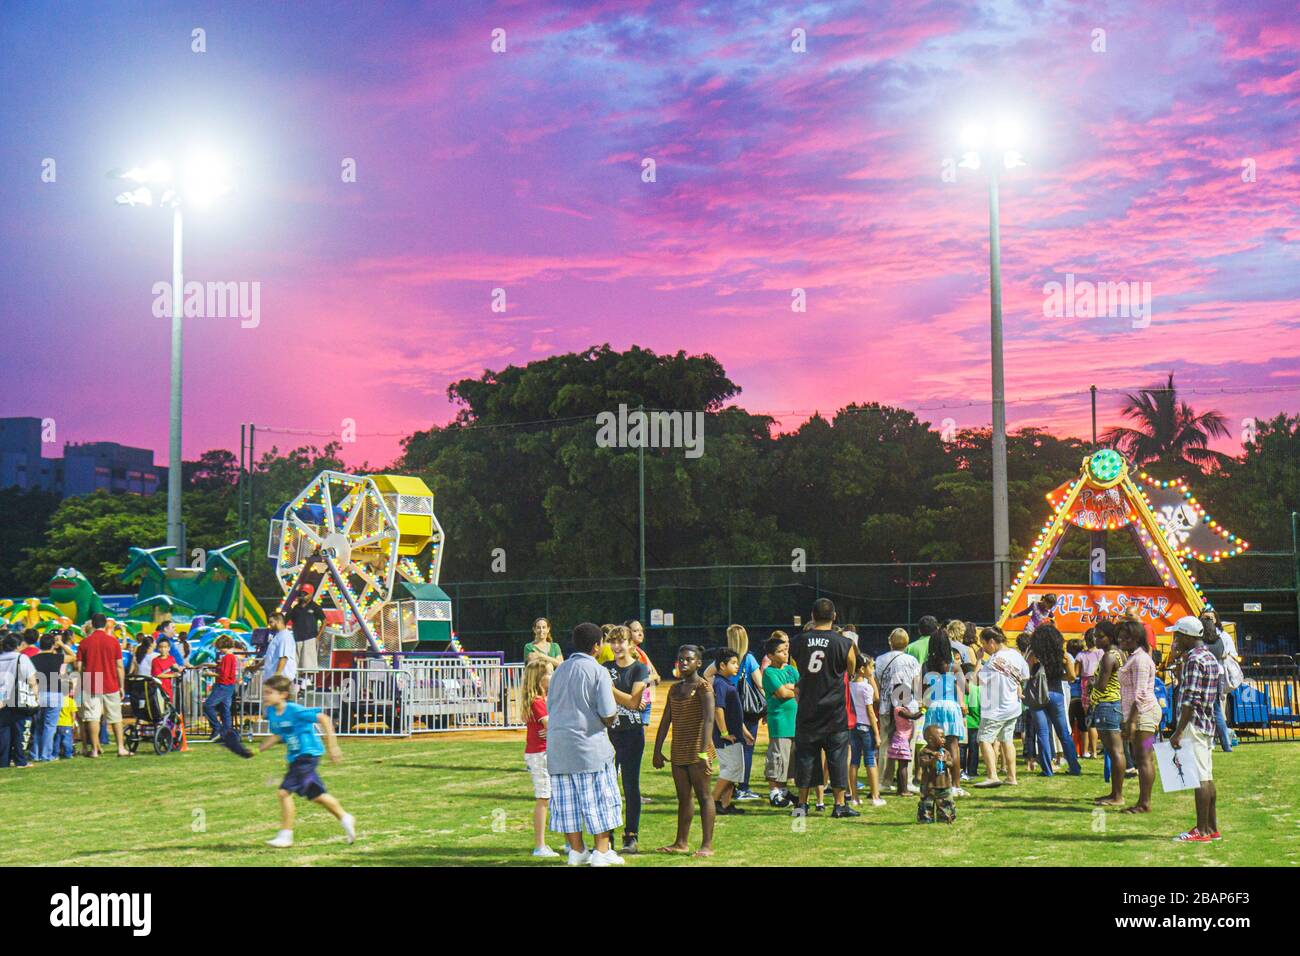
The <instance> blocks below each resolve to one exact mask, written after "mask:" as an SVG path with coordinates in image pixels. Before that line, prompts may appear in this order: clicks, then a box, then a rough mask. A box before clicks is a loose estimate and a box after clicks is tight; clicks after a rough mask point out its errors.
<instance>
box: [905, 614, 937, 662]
mask: <svg viewBox="0 0 1300 956" xmlns="http://www.w3.org/2000/svg"><path fill="white" fill-rule="evenodd" d="M916 629H917V630H918V631H920V632H921V636H920V637H918V638H917V639H916V640H914V641H913V642H912V643H911V644H908V645H907V647H906V649H905V650H904V651H903V653H905V654H907V656H909V657H915V658H916V661H917V663H918V664H921V665H924V664H925V658H926V655H928V654H929V653H930V637H931V635H933V634H934V632H935V631H937V630H939V622H938V621H937V620H936V619H935V618H934V617H932V616H931V615H929V614H927V615H926V616H925V617H923V618H921V620H919V621H917V622H916Z"/></svg>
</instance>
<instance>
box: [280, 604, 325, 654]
mask: <svg viewBox="0 0 1300 956" xmlns="http://www.w3.org/2000/svg"><path fill="white" fill-rule="evenodd" d="M315 593H316V589H315V588H314V587H313V586H312V585H310V584H304V585H302V586H301V587H299V588H298V595H297V597H295V598H294V600H293V603H292V604H291V605H289V609H288V610H287V611H286V612H285V615H284V616H285V619H286V620H287V621H288V622H289V627H290V628H291V629H292V630H293V639H294V642H295V645H296V647H297V649H298V670H299V671H302V670H308V669H314V668H315V667H317V666H318V665H317V663H316V658H317V654H316V648H317V643H316V642H317V639H318V638H319V637H320V632H321V628H323V627H324V626H325V612H324V611H322V610H321V609H320V605H319V604H317V603H316V602H315V601H313V600H312V596H313V595H314V594H315Z"/></svg>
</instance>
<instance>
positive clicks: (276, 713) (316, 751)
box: [258, 674, 357, 847]
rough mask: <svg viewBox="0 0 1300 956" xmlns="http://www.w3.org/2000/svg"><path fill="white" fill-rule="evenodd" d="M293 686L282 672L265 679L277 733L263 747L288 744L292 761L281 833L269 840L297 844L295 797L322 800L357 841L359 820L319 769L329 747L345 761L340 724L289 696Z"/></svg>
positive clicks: (335, 758) (283, 788) (269, 717)
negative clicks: (337, 734) (327, 787)
mask: <svg viewBox="0 0 1300 956" xmlns="http://www.w3.org/2000/svg"><path fill="white" fill-rule="evenodd" d="M292 689H293V684H292V683H291V682H290V681H289V679H288V678H287V677H284V676H283V675H280V674H277V675H275V676H273V677H268V678H267V679H266V680H265V681H264V682H263V683H262V705H263V706H264V707H265V708H266V722H267V724H268V725H269V726H270V728H271V736H270V737H267V738H266V740H264V741H262V745H261V746H260V747H259V748H258V752H259V753H261V752H263V751H265V750H269V749H270V748H272V747H274V746H275V745H276V744H278V743H281V742H283V743H284V746H285V757H286V758H288V761H289V772H288V773H287V774H285V777H284V780H283V781H282V782H281V783H280V791H279V795H280V832H279V833H277V834H276V835H275V838H274V839H272V840H267V841H266V842H267V843H268V844H269V845H270V846H274V847H287V846H293V818H294V805H293V795H294V794H295V793H296V794H298V795H299V796H301V797H305V798H306V799H308V800H310V801H312V803H319V804H320V805H321V806H322V807H324V808H325V809H326V810H328V811H329V812H330V813H332V814H334V816H335V817H336V818H337V819H338V821H339V823H341V824H343V832H344V834H346V835H347V838H348V842H349V843H351V842H352V841H353V840H355V839H356V838H357V831H356V820H355V819H353V817H352V814H350V813H348V812H346V811H345V810H344V809H343V807H342V806H341V805H340V804H339V802H338V800H336V799H335V798H334V797H333V796H332V795H330V794H328V793H326V792H325V782H324V781H323V780H321V778H320V775H319V774H317V773H316V764H317V763H318V762H319V761H320V757H321V754H323V753H325V750H326V748H328V749H329V755H330V760H331V761H332V762H333V763H338V762H339V761H340V760H342V759H343V752H342V751H341V750H339V742H338V738H337V737H335V736H334V724H333V723H332V722H331V721H330V718H329V714H326V713H323V712H322V711H321V710H320V709H319V708H317V707H303V706H302V705H301V704H295V703H293V702H292V701H291V700H289V692H290V691H291V690H292ZM318 727H319V728H320V729H322V730H324V731H325V743H323V744H322V742H321V738H320V733H319V732H318V730H317V728H318Z"/></svg>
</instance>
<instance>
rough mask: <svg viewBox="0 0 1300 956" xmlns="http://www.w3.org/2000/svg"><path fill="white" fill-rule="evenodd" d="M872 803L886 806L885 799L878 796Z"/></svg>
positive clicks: (877, 805)
mask: <svg viewBox="0 0 1300 956" xmlns="http://www.w3.org/2000/svg"><path fill="white" fill-rule="evenodd" d="M871 805H872V806H873V807H883V806H885V801H884V800H881V799H880V798H879V797H876V799H874V800H872V801H871Z"/></svg>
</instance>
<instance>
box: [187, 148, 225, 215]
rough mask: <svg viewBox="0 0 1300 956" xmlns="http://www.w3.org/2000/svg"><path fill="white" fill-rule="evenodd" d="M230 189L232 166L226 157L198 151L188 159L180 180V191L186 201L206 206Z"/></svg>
mask: <svg viewBox="0 0 1300 956" xmlns="http://www.w3.org/2000/svg"><path fill="white" fill-rule="evenodd" d="M230 189H231V183H230V166H229V164H228V163H227V162H226V160H225V159H224V157H221V156H218V155H216V154H215V153H210V152H196V153H193V154H191V155H190V157H189V158H188V159H187V160H186V162H185V166H184V168H183V171H182V173H181V181H180V193H181V196H182V197H183V198H184V199H185V201H186V202H188V203H191V204H193V205H196V206H206V205H208V204H209V203H211V202H212V200H214V199H216V198H217V197H219V196H224V195H225V194H226V193H228V192H230Z"/></svg>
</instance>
